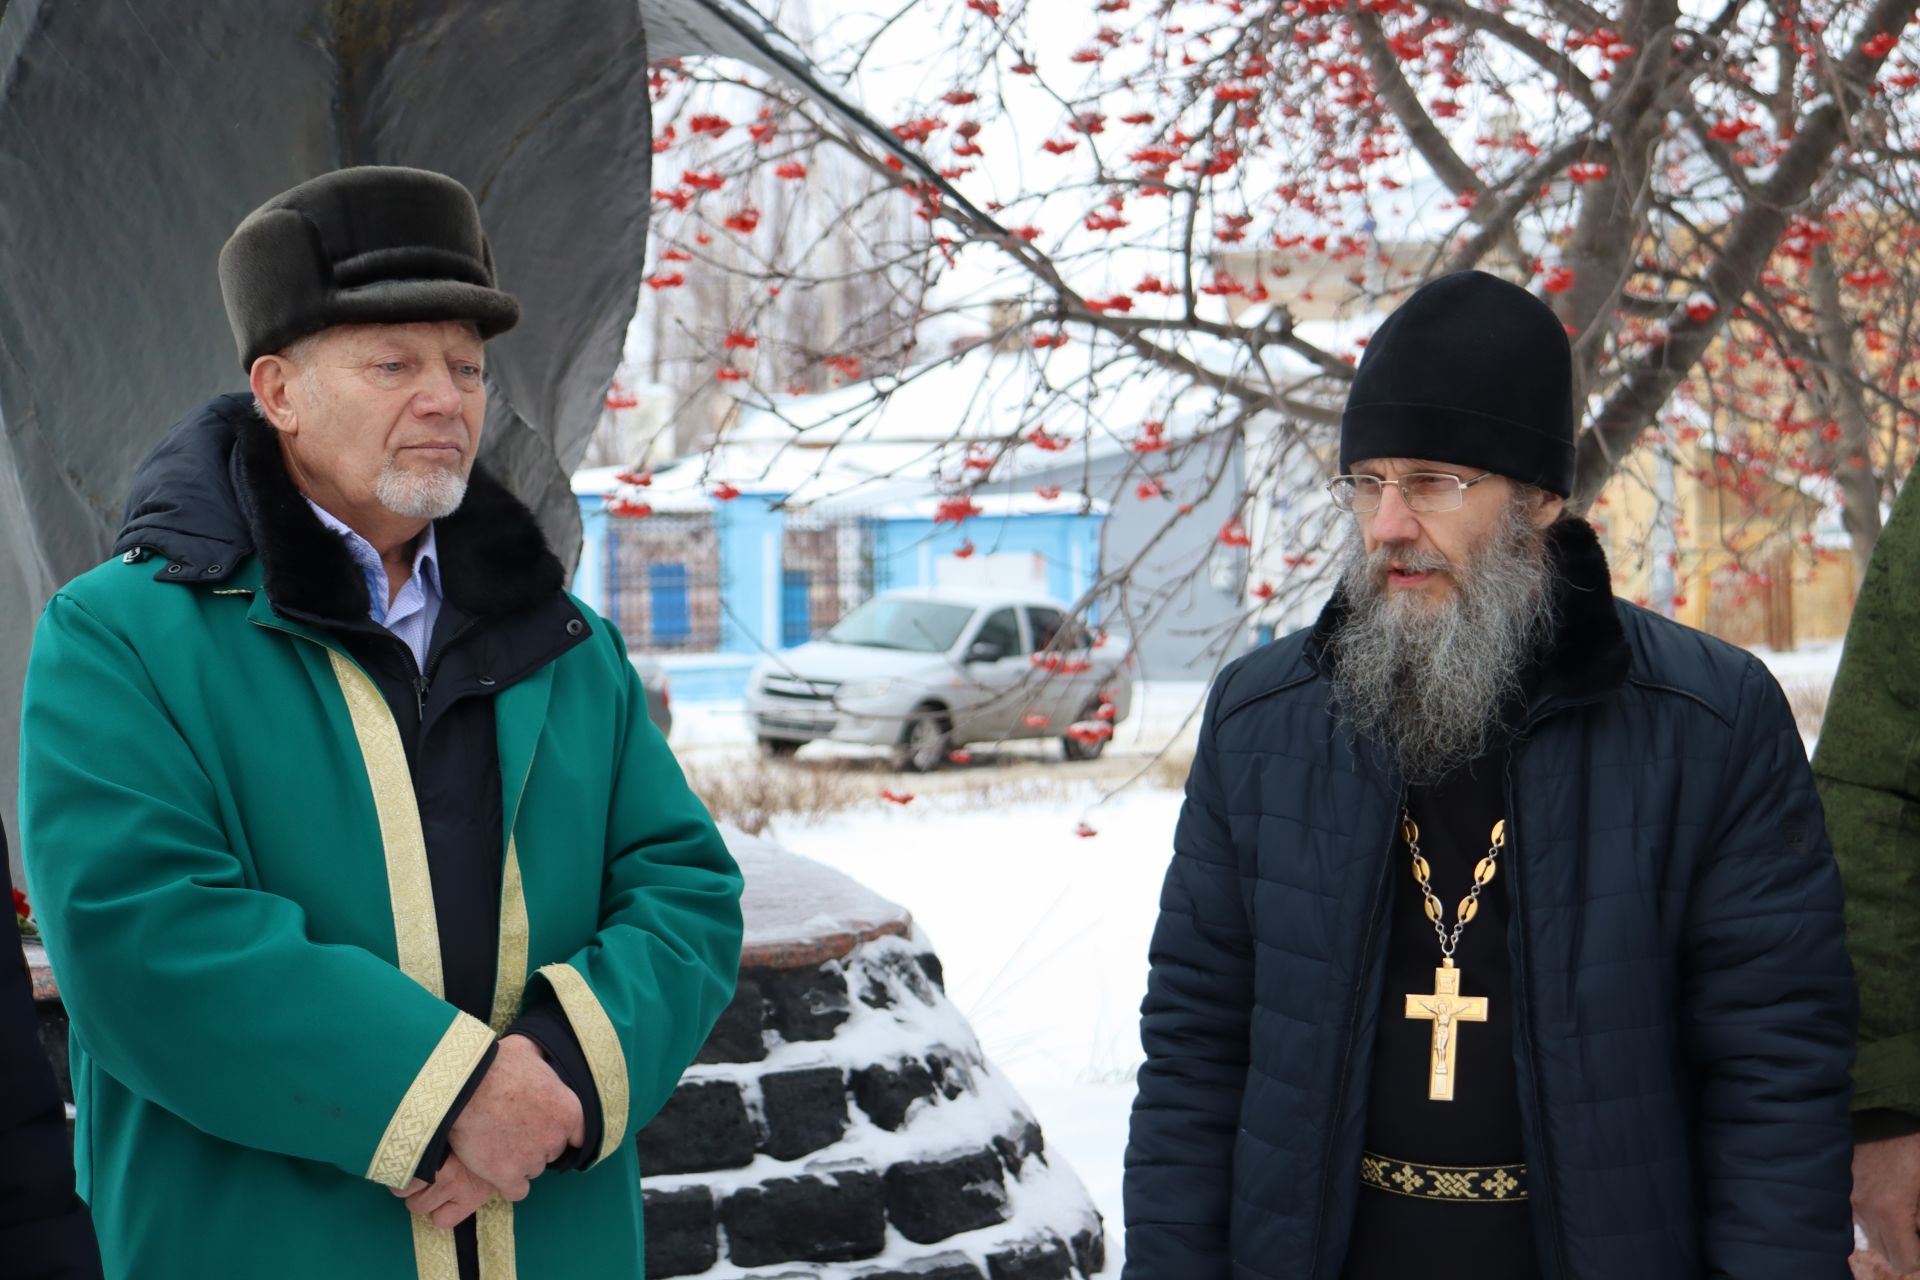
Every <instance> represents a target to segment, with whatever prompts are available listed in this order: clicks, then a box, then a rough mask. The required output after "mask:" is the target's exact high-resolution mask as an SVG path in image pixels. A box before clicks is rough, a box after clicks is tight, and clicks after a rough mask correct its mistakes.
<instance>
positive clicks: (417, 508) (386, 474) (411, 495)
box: [373, 458, 467, 520]
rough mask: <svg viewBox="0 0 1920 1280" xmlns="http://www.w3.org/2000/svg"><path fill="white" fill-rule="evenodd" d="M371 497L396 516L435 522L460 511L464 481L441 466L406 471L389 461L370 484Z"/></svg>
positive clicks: (453, 472)
mask: <svg viewBox="0 0 1920 1280" xmlns="http://www.w3.org/2000/svg"><path fill="white" fill-rule="evenodd" d="M373 496H374V497H375V498H376V499H378V500H379V503H380V505H381V506H383V507H385V508H386V509H387V510H389V511H391V512H393V514H395V515H397V516H405V517H406V518H408V519H409V520H439V519H443V518H445V517H446V516H450V515H452V514H453V513H454V512H456V511H458V510H459V509H460V504H461V502H463V501H465V499H466V496H467V478H466V477H465V476H463V475H461V474H460V473H459V472H457V471H450V470H448V469H446V468H445V467H427V468H425V469H423V470H420V471H410V470H407V469H406V468H404V467H399V466H396V465H395V464H394V461H393V459H391V458H389V459H387V461H386V462H385V463H384V464H383V465H382V466H381V468H380V475H379V476H378V477H377V478H376V479H375V480H374V482H373Z"/></svg>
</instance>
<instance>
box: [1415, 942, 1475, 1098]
mask: <svg viewBox="0 0 1920 1280" xmlns="http://www.w3.org/2000/svg"><path fill="white" fill-rule="evenodd" d="M1407 1016H1408V1017H1409V1018H1424V1019H1426V1020H1428V1021H1430V1022H1432V1023H1433V1052H1432V1055H1431V1057H1430V1058H1429V1061H1428V1068H1427V1097H1428V1098H1429V1099H1430V1100H1431V1101H1434V1102H1452V1101H1453V1080H1454V1070H1453V1064H1454V1050H1455V1049H1456V1048H1457V1045H1456V1044H1455V1041H1454V1030H1455V1025H1456V1024H1458V1023H1462V1022H1485V1021H1486V1020H1487V998H1486V997H1485V996H1463V995H1461V994H1460V970H1458V969H1456V968H1454V967H1453V957H1451V956H1448V957H1447V958H1446V959H1445V961H1444V962H1443V964H1442V966H1441V967H1440V968H1438V969H1435V970H1434V971H1433V994H1431V995H1418V994H1409V995H1408V996H1407Z"/></svg>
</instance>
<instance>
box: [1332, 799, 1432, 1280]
mask: <svg viewBox="0 0 1920 1280" xmlns="http://www.w3.org/2000/svg"><path fill="white" fill-rule="evenodd" d="M1406 803H1407V787H1406V784H1405V783H1401V784H1400V795H1399V799H1398V800H1397V801H1396V802H1395V804H1394V807H1393V812H1394V820H1391V821H1389V822H1388V824H1387V832H1388V834H1387V849H1386V854H1385V856H1383V857H1382V858H1381V860H1380V879H1379V881H1378V882H1377V883H1376V884H1375V885H1374V886H1373V905H1372V908H1371V909H1370V910H1369V912H1368V915H1367V932H1366V936H1365V937H1363V938H1362V939H1361V942H1360V971H1359V975H1358V980H1357V981H1356V982H1355V983H1354V985H1353V1003H1352V1004H1351V1006H1349V1008H1348V1009H1347V1044H1346V1050H1345V1052H1344V1053H1342V1055H1341V1057H1340V1078H1339V1081H1338V1082H1337V1083H1336V1085H1335V1086H1334V1093H1333V1110H1332V1111H1331V1112H1329V1113H1328V1124H1327V1145H1326V1148H1325V1150H1323V1151H1322V1152H1321V1155H1320V1207H1319V1209H1318V1210H1317V1211H1316V1212H1315V1214H1314V1222H1313V1245H1312V1247H1311V1248H1310V1249H1309V1251H1308V1253H1307V1258H1308V1263H1307V1265H1308V1266H1310V1267H1313V1268H1315V1269H1316V1270H1315V1274H1316V1275H1317V1274H1318V1270H1317V1269H1318V1267H1319V1266H1320V1244H1321V1241H1322V1239H1323V1238H1324V1237H1325V1235H1326V1230H1327V1188H1328V1187H1329V1186H1330V1185H1331V1183H1330V1181H1329V1180H1330V1179H1331V1178H1332V1176H1333V1149H1334V1146H1335V1145H1336V1143H1337V1142H1338V1140H1339V1136H1340V1112H1341V1109H1342V1108H1343V1107H1345V1105H1346V1101H1347V1082H1348V1079H1349V1078H1350V1073H1351V1070H1352V1067H1353V1043H1354V1032H1355V1031H1356V1029H1357V1028H1358V1027H1359V1025H1360V1002H1361V1001H1362V1000H1364V999H1365V998H1366V993H1367V982H1366V978H1367V974H1368V971H1369V969H1370V968H1371V966H1372V964H1373V937H1374V934H1375V933H1377V932H1378V931H1379V928H1380V917H1381V915H1382V911H1381V906H1382V904H1383V902H1384V901H1385V899H1386V894H1387V882H1388V880H1389V878H1390V877H1391V876H1392V875H1393V832H1395V831H1397V830H1399V822H1398V820H1397V819H1398V815H1399V813H1400V811H1401V810H1402V809H1404V808H1405V807H1406ZM1359 1176H1360V1175H1359V1171H1358V1170H1355V1171H1354V1179H1355V1181H1358V1180H1359Z"/></svg>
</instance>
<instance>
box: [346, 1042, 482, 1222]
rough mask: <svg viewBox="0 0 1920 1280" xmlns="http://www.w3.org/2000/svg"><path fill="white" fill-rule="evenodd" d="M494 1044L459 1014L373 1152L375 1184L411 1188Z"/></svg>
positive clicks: (370, 1169) (369, 1170)
mask: <svg viewBox="0 0 1920 1280" xmlns="http://www.w3.org/2000/svg"><path fill="white" fill-rule="evenodd" d="M492 1043H493V1032H492V1031H491V1030H489V1029H488V1027H487V1024H486V1023H484V1022H482V1021H480V1019H478V1018H476V1017H474V1016H473V1015H472V1014H468V1013H456V1014H455V1015H454V1019H453V1025H452V1026H449V1027H448V1028H447V1032H446V1034H445V1035H443V1036H441V1037H440V1043H439V1044H437V1045H435V1046H434V1047H433V1052H432V1053H430V1054H428V1055H427V1062H426V1065H425V1066H423V1067H421V1068H420V1074H418V1075H416V1076H415V1077H414V1078H413V1083H412V1084H410V1085H408V1086H407V1092H406V1094H405V1095H404V1096H403V1097H401V1099H400V1105H399V1106H398V1107H396V1108H395V1109H394V1112H393V1118H392V1119H390V1120H388V1121H387V1131H386V1132H385V1133H383V1134H381V1135H380V1145H379V1146H377V1147H375V1148H374V1149H373V1163H372V1164H370V1165H368V1166H367V1177H368V1178H369V1179H371V1180H372V1181H374V1182H378V1183H380V1184H381V1185H383V1186H388V1187H404V1186H406V1185H407V1182H408V1181H409V1180H410V1179H411V1178H412V1177H413V1171H414V1169H415V1168H416V1167H417V1166H418V1165H419V1163H420V1157H421V1155H422V1154H423V1153H424V1152H425V1151H426V1149H427V1143H428V1142H429V1141H431V1140H432V1138H433V1135H434V1132H435V1130H437V1129H439V1127H440V1122H441V1121H442V1120H444V1119H445V1118H446V1115H447V1108H448V1107H451V1106H452V1105H453V1100H454V1099H455V1098H457V1097H459V1096H460V1090H461V1089H462V1088H464V1087H465V1086H466V1083H467V1077H468V1076H471V1075H472V1074H473V1069H474V1068H475V1067H477V1066H479V1065H480V1059H481V1058H482V1057H483V1056H484V1055H485V1054H486V1052H487V1046H488V1045H490V1044H492Z"/></svg>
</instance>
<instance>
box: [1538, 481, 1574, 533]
mask: <svg viewBox="0 0 1920 1280" xmlns="http://www.w3.org/2000/svg"><path fill="white" fill-rule="evenodd" d="M1539 493H1540V505H1539V506H1537V507H1535V508H1534V511H1533V525H1534V528H1536V529H1544V528H1546V527H1547V526H1548V525H1550V524H1552V523H1553V522H1554V521H1555V520H1558V519H1559V518H1560V516H1561V515H1562V513H1564V512H1565V511H1566V509H1567V500H1566V499H1565V498H1563V497H1561V496H1560V495H1559V494H1557V493H1549V492H1547V491H1546V490H1545V489H1542V490H1540V491H1539Z"/></svg>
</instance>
